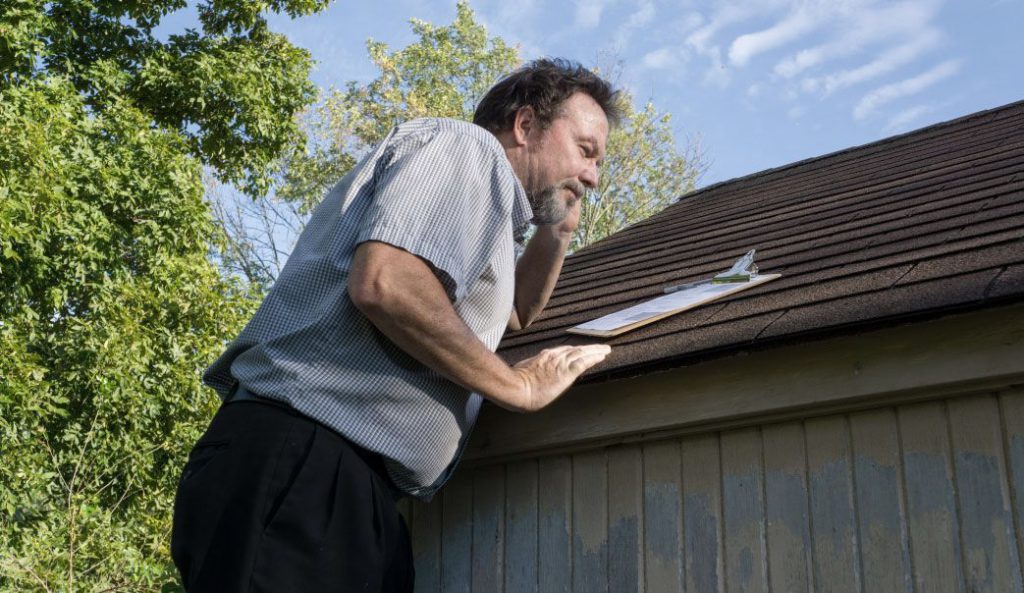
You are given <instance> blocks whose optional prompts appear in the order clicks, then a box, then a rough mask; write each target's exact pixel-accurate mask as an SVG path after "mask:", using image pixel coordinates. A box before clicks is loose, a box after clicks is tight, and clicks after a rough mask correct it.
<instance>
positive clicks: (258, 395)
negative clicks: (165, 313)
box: [171, 60, 618, 593]
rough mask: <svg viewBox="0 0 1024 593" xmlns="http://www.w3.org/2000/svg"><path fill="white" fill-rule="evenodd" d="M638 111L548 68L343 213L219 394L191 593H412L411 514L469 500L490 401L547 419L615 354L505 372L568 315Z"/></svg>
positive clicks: (301, 261) (263, 310)
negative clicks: (589, 197)
mask: <svg viewBox="0 0 1024 593" xmlns="http://www.w3.org/2000/svg"><path fill="white" fill-rule="evenodd" d="M616 101H617V96H616V92H614V91H613V90H612V89H611V87H610V86H609V85H608V84H607V83H606V82H605V81H603V80H601V79H600V78H598V77H597V76H595V75H594V74H592V73H591V72H589V71H587V70H586V69H584V68H582V67H580V66H578V65H576V64H572V63H569V62H565V61H561V60H539V61H536V62H533V63H531V64H529V65H527V66H525V67H523V68H521V69H520V70H518V71H516V72H515V73H513V74H512V75H511V76H509V77H508V78H506V79H504V80H502V81H501V82H499V83H498V84H497V85H495V87H494V88H492V89H491V90H490V91H489V92H488V93H487V95H486V96H485V97H484V99H483V100H482V101H481V102H480V105H479V106H478V108H477V111H476V115H475V117H474V123H473V124H470V123H467V122H458V121H453V120H443V119H421V120H414V121H411V122H407V123H405V124H402V125H399V126H398V127H397V128H396V129H395V130H394V131H393V132H392V133H391V134H390V135H389V136H388V138H387V139H385V140H384V142H382V143H381V144H380V145H379V146H378V147H376V148H375V149H374V150H373V152H372V153H371V154H369V155H368V156H367V157H366V158H365V159H364V160H363V161H362V162H361V163H360V164H359V165H358V166H357V167H356V168H355V169H354V170H353V171H352V172H351V173H349V174H348V175H347V176H346V177H345V178H344V179H343V180H342V181H341V182H340V183H339V184H338V185H337V186H336V187H335V188H334V189H332V190H331V191H330V192H329V193H328V195H327V197H326V198H325V199H324V201H323V202H322V203H321V204H320V206H319V207H318V208H317V209H316V211H315V212H314V213H313V216H312V217H311V219H310V221H309V224H308V225H307V227H306V229H305V230H304V232H303V234H302V236H301V237H300V238H299V241H298V244H297V245H296V247H295V250H294V252H293V253H292V255H291V257H290V258H289V260H288V263H287V265H286V266H285V268H284V269H283V270H282V272H281V275H280V277H279V278H278V280H277V282H276V284H275V285H274V287H273V289H272V290H271V291H270V292H269V293H268V295H267V297H266V299H265V300H264V302H263V304H262V305H261V306H260V308H259V310H258V311H257V312H256V315H255V316H254V317H253V319H252V320H251V321H250V322H249V324H248V325H247V326H246V328H245V329H244V330H243V331H242V333H241V334H240V335H239V336H238V338H237V339H236V340H235V341H234V342H233V343H232V344H231V345H230V346H229V347H228V349H227V351H226V352H225V353H224V354H223V355H222V356H221V357H220V358H219V359H218V360H217V361H216V362H215V363H214V364H213V365H212V366H211V367H210V368H209V369H208V370H207V372H206V374H205V375H204V380H205V381H206V382H207V383H208V384H209V385H211V386H212V387H214V388H215V389H217V391H218V392H219V393H220V394H221V396H222V397H223V398H224V399H225V400H226V404H225V405H224V406H222V407H221V409H220V411H218V413H217V415H216V417H215V418H214V420H213V422H212V424H211V426H210V428H209V429H208V430H207V432H206V434H205V435H204V436H203V437H202V438H201V439H200V440H199V442H198V443H197V444H196V446H195V448H194V449H193V451H192V453H191V454H190V456H189V462H188V464H187V465H186V467H185V469H184V472H183V474H182V479H181V482H180V485H179V489H178V497H177V500H176V503H175V520H174V533H173V535H172V544H171V551H172V555H173V557H174V560H175V563H176V564H177V566H178V568H179V570H180V571H181V574H182V579H183V582H184V584H185V587H186V590H187V591H189V592H190V593H198V592H206V591H210V592H217V593H230V592H234V591H253V592H257V591H259V592H262V591H268V592H269V591H275V592H289V591H303V592H304V593H305V592H315V591H411V590H412V574H413V571H412V558H411V551H410V544H409V538H408V533H407V531H406V528H405V525H404V523H403V521H402V519H401V517H400V516H399V515H398V513H397V511H396V508H395V500H396V499H397V498H398V497H399V496H402V495H412V496H415V497H417V498H421V499H429V498H430V497H431V496H432V495H433V493H434V492H436V490H437V489H438V488H439V487H440V486H441V485H442V484H443V483H444V482H445V480H447V478H448V477H449V476H450V474H451V472H452V470H453V469H454V466H455V464H456V463H457V461H458V458H459V455H460V454H461V451H462V448H463V446H464V445H465V441H466V438H467V437H468V434H469V432H470V429H471V428H472V426H473V424H474V422H475V421H476V417H477V412H478V411H479V408H480V405H481V402H482V400H481V398H485V399H488V400H490V401H492V402H494V403H495V404H497V405H500V406H502V407H505V408H509V409H512V410H518V411H524V412H530V411H535V410H539V409H541V408H543V407H544V406H546V405H547V404H549V403H550V402H551V401H553V400H554V399H555V398H557V397H558V396H559V395H560V394H561V393H562V392H564V391H565V390H566V389H567V388H568V387H569V386H570V385H571V384H572V382H573V381H575V380H576V378H577V377H578V376H579V375H580V374H582V373H583V372H584V371H586V370H587V369H588V368H590V367H591V366H593V365H595V364H597V363H598V362H600V361H601V360H603V359H604V357H605V356H606V355H607V353H608V352H609V348H608V347H607V346H604V345H588V346H579V347H569V346H566V347H561V348H552V349H549V350H545V351H543V352H541V353H540V354H538V355H537V356H535V357H533V358H530V359H527V360H524V361H522V362H520V363H518V364H516V365H515V366H512V367H510V366H509V365H508V364H506V363H505V362H504V361H502V360H501V359H500V358H498V357H497V356H496V355H495V354H494V350H495V349H496V348H497V345H498V342H499V341H500V339H501V336H502V334H503V333H504V331H505V329H506V327H508V328H512V329H520V328H523V327H526V326H527V325H529V324H530V323H531V322H532V321H533V320H534V319H535V318H536V317H537V316H538V315H539V314H540V312H541V310H542V309H543V308H544V305H545V304H546V303H547V300H548V297H549V296H550V294H551V290H552V288H553V287H554V284H555V280H556V279H557V278H558V274H559V272H560V270H561V266H562V261H563V258H564V254H565V250H566V247H567V246H568V243H569V240H570V238H571V236H572V233H573V231H574V230H575V229H576V226H577V224H578V222H579V214H580V201H579V200H580V198H581V197H582V195H583V193H584V192H585V191H586V189H587V188H594V187H596V186H597V181H598V166H599V165H600V163H601V160H602V158H603V157H604V151H605V143H606V140H607V136H608V129H609V121H610V120H611V121H613V122H614V121H615V120H617V118H618V111H617V108H616ZM531 220H532V222H533V223H534V224H536V225H538V226H537V231H536V233H535V234H534V236H533V237H532V238H531V240H530V241H529V244H528V245H527V246H526V248H525V251H524V252H523V253H522V256H521V257H520V258H519V261H518V264H517V263H516V260H515V243H516V242H519V241H521V240H522V237H523V233H524V232H525V231H526V228H527V226H528V223H529V222H530V221H531ZM510 312H511V317H510V316H509V314H510Z"/></svg>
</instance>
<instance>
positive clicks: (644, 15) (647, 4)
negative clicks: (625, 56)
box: [614, 0, 655, 50]
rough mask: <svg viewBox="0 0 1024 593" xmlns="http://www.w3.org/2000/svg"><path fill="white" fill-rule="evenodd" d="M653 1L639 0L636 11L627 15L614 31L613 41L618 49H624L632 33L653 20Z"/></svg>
mask: <svg viewBox="0 0 1024 593" xmlns="http://www.w3.org/2000/svg"><path fill="white" fill-rule="evenodd" d="M654 13H655V10H654V2H652V1H651V0H639V1H638V2H637V7H636V11H635V12H634V13H633V14H631V15H630V16H629V19H628V20H627V21H626V23H625V24H624V25H622V26H621V27H619V29H618V31H616V32H615V39H614V43H615V46H616V47H618V48H619V49H620V50H621V49H625V47H626V44H628V43H629V40H630V38H631V37H632V36H633V33H634V32H635V31H636V30H637V29H639V28H640V27H643V26H644V25H647V24H648V23H650V22H651V21H652V20H654Z"/></svg>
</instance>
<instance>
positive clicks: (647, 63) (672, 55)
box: [641, 47, 679, 70]
mask: <svg viewBox="0 0 1024 593" xmlns="http://www.w3.org/2000/svg"><path fill="white" fill-rule="evenodd" d="M678 62H679V57H678V56H677V55H676V51H675V50H674V49H673V48H671V47H663V48H661V49H656V50H654V51H652V52H649V53H647V54H646V55H645V56H644V57H643V60H642V61H641V63H642V64H643V67H644V68H649V69H651V70H664V69H666V68H671V67H672V66H675V65H676V64H677V63H678Z"/></svg>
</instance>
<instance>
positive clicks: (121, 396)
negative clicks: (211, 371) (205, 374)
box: [0, 0, 324, 592]
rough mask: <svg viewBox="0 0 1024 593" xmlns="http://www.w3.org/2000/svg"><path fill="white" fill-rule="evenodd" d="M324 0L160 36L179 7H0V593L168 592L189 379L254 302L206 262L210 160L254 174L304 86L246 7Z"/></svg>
mask: <svg viewBox="0 0 1024 593" xmlns="http://www.w3.org/2000/svg"><path fill="white" fill-rule="evenodd" d="M323 4H324V3H323V2H319V1H317V2H314V1H311V0H294V1H287V0H278V1H269V2H268V1H265V0H260V1H257V0H252V1H250V0H232V1H213V2H210V3H208V4H205V5H203V6H202V7H201V12H200V18H201V21H202V24H203V26H204V32H203V33H200V32H196V31H187V32H185V33H184V34H182V35H178V36H172V37H171V38H170V39H169V40H168V41H166V42H161V41H159V40H157V39H156V38H155V37H154V36H153V35H152V30H153V27H154V26H155V25H156V24H157V23H158V22H159V20H160V18H162V17H163V16H164V15H166V14H167V13H168V12H170V11H172V10H174V9H176V8H178V7H180V6H183V5H184V1H167V2H146V3H140V2H114V1H112V0H111V1H100V0H95V1H89V0H67V1H63V2H48V3H42V2H34V1H28V0H12V1H10V2H6V3H5V4H4V6H3V8H2V9H0V138H3V141H2V142H0V286H3V289H2V290H0V352H3V356H0V456H2V458H3V463H0V591H19V592H21V591H32V590H35V591H77V590H90V591H100V590H103V591H113V590H143V589H144V590H158V589H160V590H166V591H171V590H178V589H179V587H178V586H177V584H176V583H177V575H176V571H175V570H174V568H173V566H172V564H171V562H170V559H169V554H168V543H169V542H168V539H169V533H170V523H171V506H172V502H173V497H174V492H175V488H176V482H177V478H178V475H179V472H180V470H181V467H182V466H183V465H184V462H185V457H186V455H187V452H188V449H189V448H190V447H191V445H192V444H193V443H194V442H195V440H196V439H197V438H198V436H199V434H200V433H201V431H202V430H203V429H204V428H205V426H206V424H207V423H208V422H209V418H210V416H211V415H212V413H213V412H214V410H215V408H216V407H217V404H218V402H217V398H216V397H215V395H214V394H213V393H212V392H211V391H209V390H205V389H203V388H202V387H201V385H200V381H199V375H200V372H201V371H202V369H203V368H204V367H205V366H206V365H207V364H209V362H210V361H211V360H212V359H213V358H214V357H215V356H216V355H217V354H218V353H219V352H220V351H221V349H222V348H223V346H224V339H225V338H229V337H232V336H234V335H236V333H237V331H238V330H239V329H240V327H241V324H242V323H243V322H244V321H245V320H246V319H248V317H249V316H250V315H251V313H252V311H253V310H254V308H255V305H256V302H257V301H256V300H255V299H254V298H253V295H251V294H250V293H248V292H247V289H246V287H244V286H241V285H239V284H238V283H236V282H233V281H231V280H230V279H225V278H224V277H223V276H222V275H221V274H220V272H219V270H218V269H217V267H216V266H215V265H214V264H213V263H211V261H210V259H209V254H210V252H211V247H212V246H211V237H215V236H217V228H216V227H215V225H214V223H213V221H212V219H211V216H210V211H209V207H208V205H207V203H206V202H205V201H204V196H203V194H204V184H203V172H204V165H205V167H206V170H208V171H211V172H212V174H213V175H215V176H217V177H218V178H220V179H222V180H225V181H227V182H237V183H239V184H240V185H241V186H243V187H244V188H245V189H246V191H248V192H250V193H251V194H254V195H259V194H260V192H261V191H262V190H263V188H265V187H267V184H268V180H269V179H270V170H269V169H268V165H269V164H270V163H271V162H273V161H274V159H275V158H277V157H278V155H279V153H280V152H281V150H282V148H283V147H284V146H286V145H287V144H288V143H289V142H293V141H295V140H296V138H300V137H301V134H300V131H299V129H298V126H297V125H296V124H295V123H294V118H293V116H294V114H295V112H296V111H297V110H298V109H300V108H301V107H303V106H304V105H305V103H306V102H308V100H309V99H310V98H312V96H313V95H312V87H311V85H310V83H309V82H308V79H307V75H308V68H309V57H308V55H306V54H305V53H304V52H302V51H300V50H297V49H296V48H294V47H292V46H291V45H290V44H288V42H287V41H286V40H285V39H283V38H282V37H280V36H277V35H274V34H273V33H271V32H269V31H268V30H267V29H266V23H265V22H264V20H263V19H262V17H261V16H260V12H261V11H262V10H265V9H268V8H269V9H272V10H279V11H284V12H288V13H289V14H303V13H306V12H309V11H312V10H315V9H316V8H319V7H321V6H323ZM264 69H266V70H265V71H264ZM282 122H283V123H282Z"/></svg>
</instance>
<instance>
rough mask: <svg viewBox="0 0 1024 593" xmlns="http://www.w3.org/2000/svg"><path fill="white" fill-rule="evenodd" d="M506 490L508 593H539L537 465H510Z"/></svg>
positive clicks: (506, 577) (506, 590) (528, 462)
mask: <svg viewBox="0 0 1024 593" xmlns="http://www.w3.org/2000/svg"><path fill="white" fill-rule="evenodd" d="M505 491H506V496H507V499H506V505H507V507H506V511H507V516H506V527H505V531H506V540H505V541H506V545H505V592H506V593H536V591H537V582H538V581H537V560H538V559H537V462H536V461H533V460H531V461H523V462H519V463H513V464H510V465H509V466H508V472H507V474H506V483H505ZM417 593H418V590H417Z"/></svg>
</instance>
